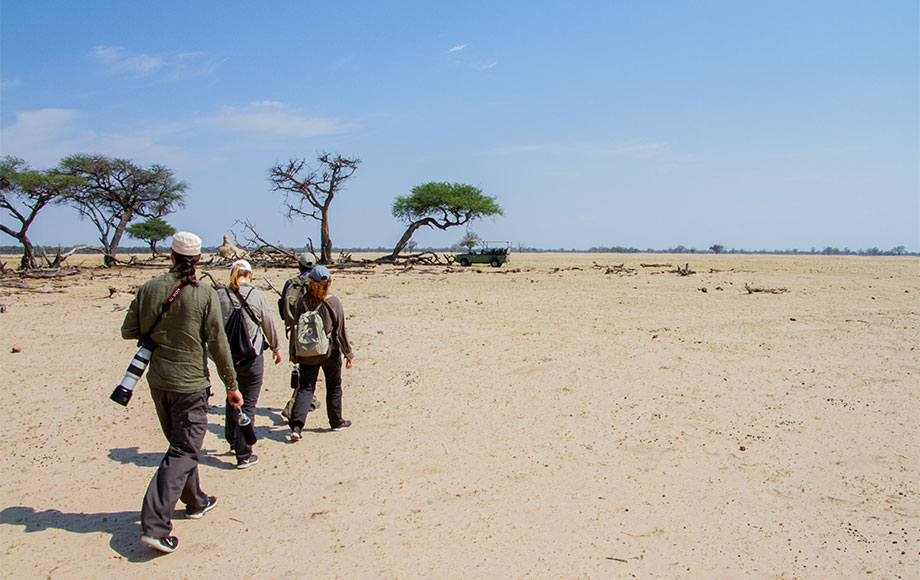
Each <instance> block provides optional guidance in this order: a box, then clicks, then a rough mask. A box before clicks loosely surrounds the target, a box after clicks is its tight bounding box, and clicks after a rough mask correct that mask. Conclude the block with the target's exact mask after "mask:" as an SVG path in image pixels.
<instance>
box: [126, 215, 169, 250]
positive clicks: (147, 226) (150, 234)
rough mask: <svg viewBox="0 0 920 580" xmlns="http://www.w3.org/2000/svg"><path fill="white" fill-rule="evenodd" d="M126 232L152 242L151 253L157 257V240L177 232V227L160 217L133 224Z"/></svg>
mask: <svg viewBox="0 0 920 580" xmlns="http://www.w3.org/2000/svg"><path fill="white" fill-rule="evenodd" d="M125 232H127V234H128V235H129V236H131V237H132V238H134V239H135V240H144V241H145V242H147V243H148V244H150V253H151V255H152V256H153V257H154V258H156V257H157V242H159V241H162V240H165V239H166V238H168V237H169V236H171V235H173V234H174V233H176V228H174V227H172V226H171V225H169V224H168V223H166V222H164V221H163V220H162V219H160V218H150V219H148V220H146V221H142V222H138V223H136V224H131V225H130V226H128V227H127V229H125Z"/></svg>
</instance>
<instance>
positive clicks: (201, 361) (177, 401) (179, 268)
mask: <svg viewBox="0 0 920 580" xmlns="http://www.w3.org/2000/svg"><path fill="white" fill-rule="evenodd" d="M200 257H201V239H200V238H199V237H198V236H196V235H195V234H192V233H189V232H176V233H175V234H174V235H173V241H172V247H171V253H170V259H171V260H172V263H173V266H172V268H171V269H170V270H169V272H167V273H166V274H163V275H162V276H157V277H156V278H154V279H152V280H150V281H148V282H146V283H145V284H144V285H143V286H141V287H140V288H139V289H138V291H137V295H136V296H135V297H134V300H133V301H132V302H131V306H130V307H129V308H128V312H127V314H126V315H125V320H124V322H123V323H122V326H121V336H122V338H126V339H131V340H134V339H138V338H140V337H141V336H149V337H150V338H151V339H152V340H153V342H155V343H156V345H157V346H156V348H155V349H154V350H153V354H152V356H151V357H150V365H149V367H148V371H147V383H148V384H149V385H150V394H151V397H152V398H153V402H154V405H155V406H156V410H157V417H158V418H159V420H160V427H161V428H162V430H163V434H164V435H166V438H167V439H168V440H169V449H168V450H167V452H166V454H165V455H164V456H163V459H162V460H161V461H160V467H159V469H157V473H156V475H155V476H154V477H153V479H152V480H151V481H150V485H149V486H148V487H147V493H146V495H145V496H144V502H143V505H142V507H141V528H142V530H143V535H142V536H141V542H142V543H144V544H145V545H147V546H149V547H151V548H153V549H155V550H159V551H161V552H166V553H170V552H173V551H175V549H176V548H177V547H178V546H179V540H178V538H176V537H175V536H172V535H170V532H172V521H171V514H172V511H173V509H174V508H175V507H176V503H177V502H178V501H179V500H182V503H184V504H185V517H186V518H189V519H198V518H201V517H202V516H203V515H204V514H205V513H206V512H208V511H210V510H211V509H212V508H214V506H215V505H217V498H216V497H215V496H209V495H207V494H206V493H204V492H203V491H202V490H201V487H200V485H199V480H198V453H199V451H200V449H201V445H202V443H203V442H204V435H205V432H206V431H207V425H208V388H209V387H210V380H209V377H208V362H207V360H208V352H210V354H211V356H212V357H213V358H214V362H215V364H216V365H217V373H218V374H219V375H220V380H221V382H223V384H224V386H225V387H226V388H227V398H228V399H229V401H230V404H231V405H233V406H235V407H239V406H240V405H242V404H243V398H242V397H241V396H240V393H239V391H238V390H237V385H236V373H235V371H234V370H233V358H232V356H231V355H230V345H229V343H228V342H227V335H226V334H225V333H224V328H223V318H222V316H221V310H220V301H219V300H218V297H217V292H215V291H214V289H213V288H212V287H211V286H210V285H199V284H198V281H197V280H196V279H195V264H196V263H197V262H198V260H199V258H200ZM170 296H175V298H174V299H173V301H172V302H171V303H170V304H169V305H168V306H166V303H167V301H168V299H169V297H170Z"/></svg>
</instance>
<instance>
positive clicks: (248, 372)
mask: <svg viewBox="0 0 920 580" xmlns="http://www.w3.org/2000/svg"><path fill="white" fill-rule="evenodd" d="M263 354H264V353H263ZM264 371H265V357H264V356H263V355H261V354H260V355H259V356H254V357H251V358H249V359H247V360H245V361H243V362H242V363H241V364H240V366H238V367H236V384H237V386H238V387H239V389H240V395H242V396H243V406H242V407H240V409H237V408H236V407H231V406H230V401H229V400H228V401H226V402H225V405H226V407H225V411H224V435H225V436H226V437H227V442H228V443H230V446H231V447H232V448H233V451H234V452H235V453H236V460H237V461H242V460H245V459H249V457H250V456H251V455H252V445H250V444H249V443H246V438H245V437H243V436H242V435H241V434H240V425H239V416H240V410H242V411H243V412H244V413H246V414H247V415H248V416H249V418H250V419H252V426H253V428H255V426H256V404H257V403H258V402H259V393H261V392H262V375H263V373H264Z"/></svg>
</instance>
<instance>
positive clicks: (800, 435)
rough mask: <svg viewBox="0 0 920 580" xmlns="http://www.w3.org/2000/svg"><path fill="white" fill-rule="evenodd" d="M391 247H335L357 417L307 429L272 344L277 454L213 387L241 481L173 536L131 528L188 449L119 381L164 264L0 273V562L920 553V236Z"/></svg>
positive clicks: (354, 565)
mask: <svg viewBox="0 0 920 580" xmlns="http://www.w3.org/2000/svg"><path fill="white" fill-rule="evenodd" d="M75 261H76V262H79V261H80V260H79V259H78V260H75ZM593 262H597V263H599V264H603V265H605V266H608V265H614V264H619V263H625V266H626V267H632V268H636V270H637V272H636V273H635V274H634V275H619V274H616V273H609V274H608V273H605V272H606V268H601V269H596V268H593V267H592V263H593ZM687 262H689V264H690V267H691V268H692V269H694V270H696V272H697V273H696V274H694V275H692V276H687V277H681V276H678V275H677V274H674V273H668V272H664V271H663V270H665V269H663V268H643V267H640V264H641V263H670V264H674V265H676V264H677V263H687ZM11 263H12V264H15V260H14V261H12V262H11ZM572 267H576V268H574V269H569V268H572ZM556 268H563V269H562V270H556ZM711 269H714V270H716V271H711ZM398 272H399V269H396V268H384V267H378V268H376V269H375V270H373V271H372V272H371V273H364V274H362V273H356V272H353V273H348V274H345V273H342V274H339V273H335V274H334V282H333V293H335V294H337V295H338V296H340V297H341V299H342V301H343V302H344V304H345V309H346V312H347V313H348V327H349V333H350V336H351V340H352V342H353V344H354V347H355V350H356V354H357V359H356V361H355V366H354V368H353V369H351V370H349V371H345V383H344V388H345V403H344V406H345V415H346V417H348V418H350V419H351V420H353V421H354V426H353V427H352V428H350V429H348V430H345V431H342V432H338V433H330V432H328V431H327V430H326V428H327V427H328V424H327V422H326V419H325V412H324V410H322V411H320V412H319V413H317V414H311V415H310V418H309V420H308V424H307V427H308V428H309V429H310V432H308V433H307V436H306V438H305V440H304V441H302V442H300V443H298V444H291V443H288V442H287V441H286V440H285V435H286V434H287V428H286V427H285V426H284V423H283V421H282V419H281V416H280V414H279V411H280V409H281V407H282V406H283V404H284V402H285V401H286V400H287V398H288V396H289V394H290V390H289V388H288V386H287V385H288V373H289V366H288V365H287V364H283V365H280V366H277V367H274V366H271V368H268V370H267V373H266V379H265V387H264V389H263V391H262V396H261V399H260V407H261V409H260V411H259V413H258V416H257V423H258V426H257V433H258V435H259V436H260V438H261V441H260V442H259V443H258V445H257V447H256V452H257V453H258V455H259V457H260V459H261V461H260V463H259V464H258V465H257V466H255V467H253V468H251V469H249V470H246V471H238V470H235V469H233V467H234V465H235V462H234V460H233V456H232V455H228V454H226V453H225V451H226V450H227V445H226V444H225V442H224V441H223V439H222V433H223V428H222V426H221V421H222V411H223V408H222V406H221V405H222V401H221V400H218V398H217V397H215V398H214V399H212V403H213V404H214V405H215V406H213V407H212V409H211V415H210V420H211V425H210V427H209V433H208V435H207V437H206V438H205V444H204V449H205V453H206V454H205V455H204V457H203V460H202V467H201V475H202V482H203V487H204V489H205V491H207V492H208V493H211V494H215V495H217V496H219V497H220V503H219V505H218V507H217V509H215V510H214V511H212V512H209V513H208V514H207V516H205V517H204V518H203V519H201V520H197V521H195V520H185V519H183V517H182V513H183V512H182V510H181V509H178V510H177V511H176V514H175V519H174V524H175V532H174V533H175V534H176V535H177V536H178V537H179V539H180V546H179V550H178V551H177V552H176V553H174V554H171V555H158V554H157V553H154V552H152V551H150V550H149V549H147V548H145V547H143V546H142V545H140V543H139V541H138V540H139V536H140V527H139V523H138V521H139V509H140V502H141V497H142V495H143V492H144V489H145V488H146V486H147V483H148V481H149V480H150V478H151V476H152V475H153V474H154V472H155V470H156V466H157V464H158V462H159V460H160V457H161V455H162V453H163V452H164V451H165V449H166V444H165V440H164V438H163V436H162V434H161V433H160V431H159V428H158V426H157V423H156V419H155V416H154V410H153V406H152V403H151V401H150V398H149V394H148V391H147V388H146V383H145V382H142V383H141V384H140V385H139V386H138V392H137V393H136V394H135V396H134V398H133V400H132V401H131V402H130V404H129V406H128V407H127V409H126V408H123V407H121V406H119V405H116V404H115V403H113V402H111V401H110V400H109V399H108V396H109V394H110V393H111V391H112V389H113V387H114V386H115V385H116V383H117V382H118V381H119V380H120V379H121V377H122V375H123V373H124V369H125V367H126V366H127V364H128V362H129V360H130V358H131V356H132V355H133V353H134V351H135V347H134V345H133V343H131V342H129V341H123V340H121V339H120V337H119V333H118V329H119V327H120V325H121V321H122V318H123V316H124V309H125V307H126V306H127V305H128V303H129V302H130V300H131V298H132V292H133V289H134V288H136V286H137V285H138V284H140V283H142V282H143V281H145V280H146V279H148V278H149V277H151V276H153V275H154V274H156V273H158V272H155V271H149V270H145V271H139V270H96V271H85V272H84V273H83V274H81V275H80V276H78V277H75V278H70V279H66V280H64V281H59V282H34V281H32V283H34V284H37V285H39V286H42V287H46V288H51V287H53V286H55V285H63V284H70V286H68V287H66V288H64V290H65V291H64V292H63V293H53V294H40V293H30V292H20V291H17V290H11V289H9V288H0V303H2V304H8V305H9V307H8V311H7V312H6V313H4V314H0V337H2V340H0V370H2V373H0V381H2V382H0V396H2V398H3V402H4V405H3V408H4V412H3V421H2V428H0V441H2V450H3V453H2V455H0V470H2V474H3V475H2V478H0V507H2V512H0V516H2V520H0V534H2V536H0V538H2V542H3V550H2V562H0V575H2V576H3V577H5V578H54V579H66V578H80V579H82V578H227V579H235V578H294V577H301V578H633V577H636V578H730V579H731V578H739V579H741V578H745V579H747V578H765V579H766V578H769V579H773V578H782V579H793V578H802V579H806V578H808V579H811V578H814V579H826V578H857V577H861V578H864V577H871V578H917V577H918V570H920V556H918V551H920V484H918V477H920V446H918V426H920V425H918V423H920V403H918V385H920V381H918V377H920V330H918V329H920V315H918V313H920V260H918V259H917V258H916V257H883V258H861V257H827V256H778V257H767V256H730V255H722V256H712V255H705V256H704V255H700V256H695V255H694V256H661V255H654V256H651V255H610V254H607V255H591V254H577V255H573V254H569V255H563V254H534V255H529V254H516V255H514V256H512V263H511V265H510V267H508V266H506V267H504V268H501V269H492V268H489V267H488V266H486V267H484V268H480V269H475V268H471V269H467V270H466V271H453V272H445V271H444V269H443V268H440V269H436V268H416V269H414V270H412V271H409V272H405V273H398ZM214 273H215V275H216V276H217V277H218V278H219V279H221V280H225V279H226V276H227V272H226V270H219V271H215V272H214ZM263 274H267V275H268V277H269V278H270V279H271V280H272V281H273V282H274V283H275V284H276V285H278V284H279V283H280V282H282V281H283V280H284V279H286V278H287V277H289V276H291V275H293V272H292V271H290V270H287V271H285V270H271V271H268V272H263V271H257V272H256V277H257V278H258V277H259V276H261V275H263ZM94 278H95V279H94ZM745 284H749V285H751V286H754V287H759V288H787V289H788V290H789V291H788V292H787V293H783V294H761V293H758V294H748V293H747V292H746V291H745V290H744V285H745ZM109 287H113V288H116V289H118V290H120V292H118V293H116V294H115V295H114V296H113V297H109V290H108V289H109ZM702 288H705V289H706V292H703V291H702V290H701V289H702ZM14 347H15V348H17V349H21V352H16V353H13V352H11V351H12V350H13V349H14ZM212 377H214V378H215V380H216V373H214V372H212ZM215 390H216V391H218V392H219V391H220V386H219V384H218V385H217V388H216V389H215ZM319 390H320V392H321V393H322V388H320V389H319ZM180 508H181V506H180Z"/></svg>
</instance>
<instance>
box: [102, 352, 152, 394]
mask: <svg viewBox="0 0 920 580" xmlns="http://www.w3.org/2000/svg"><path fill="white" fill-rule="evenodd" d="M152 352H153V351H152V349H150V348H148V347H147V346H146V345H144V346H142V347H140V348H139V349H138V350H137V354H135V355H134V358H133V359H131V364H129V365H128V370H127V371H126V372H125V376H124V378H122V379H121V382H120V383H118V386H117V387H115V390H114V391H113V392H112V396H111V397H109V398H110V399H112V400H113V401H115V402H116V403H118V404H119V405H123V406H126V407H127V406H128V401H130V400H131V395H132V394H133V393H134V385H136V384H137V381H139V380H140V378H141V376H143V374H144V371H145V370H146V369H147V364H148V363H150V355H151V354H152Z"/></svg>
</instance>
